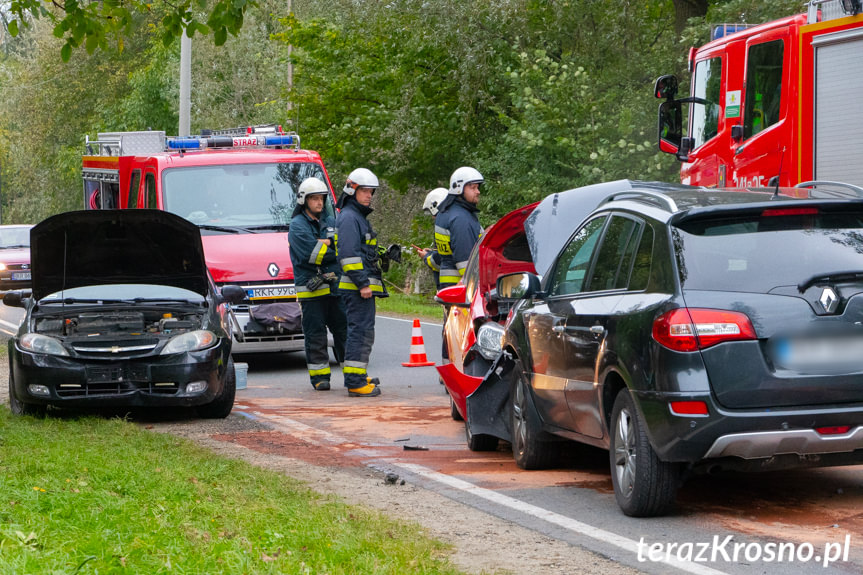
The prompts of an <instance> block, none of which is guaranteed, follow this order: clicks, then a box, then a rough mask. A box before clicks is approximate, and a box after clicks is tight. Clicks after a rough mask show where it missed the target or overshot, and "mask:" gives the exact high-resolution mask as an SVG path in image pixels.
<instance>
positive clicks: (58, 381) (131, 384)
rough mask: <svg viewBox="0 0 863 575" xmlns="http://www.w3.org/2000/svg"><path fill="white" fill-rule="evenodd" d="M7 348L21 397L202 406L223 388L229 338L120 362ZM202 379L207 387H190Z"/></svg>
mask: <svg viewBox="0 0 863 575" xmlns="http://www.w3.org/2000/svg"><path fill="white" fill-rule="evenodd" d="M9 348H10V350H9V351H10V378H11V380H10V383H11V385H12V386H13V387H14V390H15V395H16V397H17V398H18V399H19V400H20V401H23V402H24V403H32V404H42V405H47V404H50V405H56V406H69V407H76V406H79V407H81V406H91V407H99V406H105V407H109V406H129V407H137V406H141V407H146V406H151V407H152V406H178V407H192V406H197V405H204V404H207V403H210V402H211V401H213V399H214V398H215V397H216V396H217V395H218V394H219V393H220V392H221V390H222V386H223V382H224V380H225V377H224V375H225V369H227V363H228V358H229V355H230V345H229V343H228V341H227V339H223V340H221V342H220V343H219V344H218V345H217V346H215V347H212V348H209V349H206V350H201V351H197V352H188V353H185V354H177V355H171V356H147V357H141V358H126V359H120V358H118V359H116V360H114V359H95V358H72V357H61V356H53V355H46V354H33V353H30V352H28V351H24V350H21V349H19V348H17V347H16V346H15V344H14V342H10V346H9ZM200 382H205V383H206V386H204V389H203V390H201V391H197V392H190V391H189V390H188V386H189V385H190V384H192V383H200ZM34 386H36V387H34ZM38 390H41V391H43V393H38Z"/></svg>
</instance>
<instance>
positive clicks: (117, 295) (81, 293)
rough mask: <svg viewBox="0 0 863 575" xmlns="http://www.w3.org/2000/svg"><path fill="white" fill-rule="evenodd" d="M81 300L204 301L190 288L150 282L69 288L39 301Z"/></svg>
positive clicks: (89, 301) (91, 301) (88, 301)
mask: <svg viewBox="0 0 863 575" xmlns="http://www.w3.org/2000/svg"><path fill="white" fill-rule="evenodd" d="M70 300H73V301H81V302H87V303H93V302H98V301H108V302H115V301H128V302H146V301H164V302H170V301H179V302H193V303H200V302H203V301H204V298H203V296H201V294H198V293H195V292H193V291H190V290H186V289H182V288H177V287H172V286H163V285H152V284H105V285H92V286H82V287H75V288H70V289H67V290H63V291H60V292H55V293H52V294H48V295H47V296H45V297H44V298H42V300H41V302H40V303H43V304H44V303H52V301H54V302H60V301H64V302H69V301H70Z"/></svg>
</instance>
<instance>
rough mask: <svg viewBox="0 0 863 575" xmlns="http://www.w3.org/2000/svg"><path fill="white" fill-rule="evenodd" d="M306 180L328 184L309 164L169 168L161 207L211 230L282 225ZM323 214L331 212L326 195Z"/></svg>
mask: <svg viewBox="0 0 863 575" xmlns="http://www.w3.org/2000/svg"><path fill="white" fill-rule="evenodd" d="M311 177H315V178H318V179H320V180H322V181H324V182H326V181H327V180H326V177H325V176H324V173H323V169H322V168H321V166H320V165H319V164H316V163H313V162H286V163H272V164H233V165H218V166H199V167H193V168H172V169H170V170H165V172H164V175H163V187H164V191H163V195H164V202H165V209H166V210H167V211H169V212H172V213H175V214H177V215H179V216H182V217H184V218H186V219H187V220H189V221H190V222H192V223H193V224H198V225H199V226H201V227H202V228H204V229H210V230H211V231H237V230H236V229H239V231H255V228H256V227H258V226H260V227H261V229H267V228H271V227H273V226H287V225H288V224H289V223H290V221H291V215H292V214H293V211H294V206H296V203H297V199H296V190H297V189H298V188H299V186H300V183H302V181H303V180H305V179H306V178H311ZM327 211H328V212H329V213H330V214H332V213H333V209H332V202H331V201H330V199H329V196H328V199H327ZM229 228H236V229H235V230H230V229H229Z"/></svg>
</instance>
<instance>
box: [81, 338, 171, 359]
mask: <svg viewBox="0 0 863 575" xmlns="http://www.w3.org/2000/svg"><path fill="white" fill-rule="evenodd" d="M158 343H159V342H158V340H153V339H149V338H148V339H140V338H139V339H131V340H125V341H124V340H111V341H96V340H93V341H82V342H76V343H74V344H72V349H74V350H75V351H76V352H78V353H81V354H110V355H112V356H113V355H117V356H123V355H130V354H138V353H141V352H147V351H152V350H153V349H155V347H156V345H158Z"/></svg>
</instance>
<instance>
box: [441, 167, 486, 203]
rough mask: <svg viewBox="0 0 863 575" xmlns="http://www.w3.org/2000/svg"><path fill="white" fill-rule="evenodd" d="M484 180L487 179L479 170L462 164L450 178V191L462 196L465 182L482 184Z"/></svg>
mask: <svg viewBox="0 0 863 575" xmlns="http://www.w3.org/2000/svg"><path fill="white" fill-rule="evenodd" d="M484 181H485V179H484V178H483V177H482V174H480V173H479V171H478V170H476V169H474V168H471V167H469V166H462V167H461V168H459V169H457V170H456V171H454V172H453V173H452V176H450V178H449V193H450V194H452V195H454V196H460V195H462V194H463V193H464V186H465V184H473V183H478V184H482V183H483V182H484Z"/></svg>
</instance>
